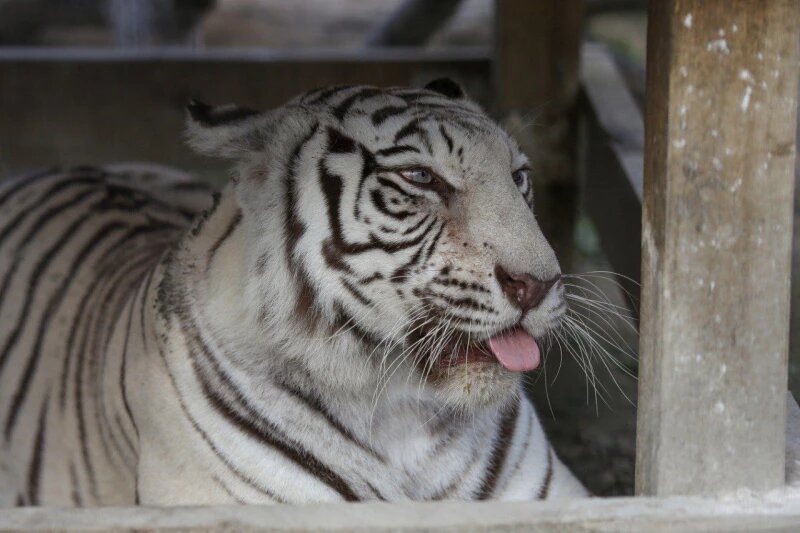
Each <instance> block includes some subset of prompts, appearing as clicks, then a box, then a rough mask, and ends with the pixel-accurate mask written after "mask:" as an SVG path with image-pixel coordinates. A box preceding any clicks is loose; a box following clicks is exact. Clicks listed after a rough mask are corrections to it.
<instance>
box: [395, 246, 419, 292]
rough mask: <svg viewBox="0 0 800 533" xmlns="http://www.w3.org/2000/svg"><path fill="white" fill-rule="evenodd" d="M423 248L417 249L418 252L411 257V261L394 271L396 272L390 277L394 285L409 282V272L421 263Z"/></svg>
mask: <svg viewBox="0 0 800 533" xmlns="http://www.w3.org/2000/svg"><path fill="white" fill-rule="evenodd" d="M423 248H424V246H420V247H419V248H417V251H416V252H414V255H412V256H411V259H409V260H408V261H407V262H406V263H405V264H403V265H400V266H399V267H398V268H396V269H395V270H394V272H392V275H391V276H390V277H389V279H390V280H391V281H392V283H405V282H406V281H408V280H407V279H406V277H407V275H408V272H409V271H410V270H411V268H412V267H413V266H414V265H416V264H417V263H418V262H419V259H420V257H422V250H423Z"/></svg>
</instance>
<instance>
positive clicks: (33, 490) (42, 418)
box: [28, 394, 50, 505]
mask: <svg viewBox="0 0 800 533" xmlns="http://www.w3.org/2000/svg"><path fill="white" fill-rule="evenodd" d="M49 405H50V395H49V394H48V395H46V396H45V398H44V401H43V402H42V410H41V412H40V414H39V424H38V426H37V429H36V439H35V440H34V442H33V457H32V458H31V464H30V466H29V467H28V503H29V504H30V505H39V485H40V482H41V477H42V461H43V459H44V445H45V438H46V431H47V408H48V406H49Z"/></svg>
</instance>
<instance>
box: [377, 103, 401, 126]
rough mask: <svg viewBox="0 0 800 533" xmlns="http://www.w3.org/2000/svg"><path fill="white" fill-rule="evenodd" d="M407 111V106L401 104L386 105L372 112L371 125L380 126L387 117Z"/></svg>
mask: <svg viewBox="0 0 800 533" xmlns="http://www.w3.org/2000/svg"><path fill="white" fill-rule="evenodd" d="M406 111H408V106H407V105H406V106H405V107H401V106H394V105H390V106H386V107H382V108H380V109H378V110H377V111H375V112H373V113H372V125H373V126H380V125H381V124H383V123H384V122H385V121H386V120H387V119H388V118H390V117H394V116H397V115H402V114H403V113H405V112H406Z"/></svg>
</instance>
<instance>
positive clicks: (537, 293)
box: [494, 265, 561, 313]
mask: <svg viewBox="0 0 800 533" xmlns="http://www.w3.org/2000/svg"><path fill="white" fill-rule="evenodd" d="M494 275H495V277H496V278H497V282H498V283H499V284H500V287H501V288H502V289H503V292H504V293H505V295H506V296H507V297H508V299H509V300H511V303H513V304H514V305H516V306H517V307H519V308H520V309H521V310H522V312H523V313H524V312H526V311H529V310H531V309H533V308H535V307H536V306H538V305H539V304H540V303H542V300H544V297H545V296H547V293H548V292H550V289H551V288H552V287H553V285H555V284H556V282H557V281H558V280H559V279H561V275H560V274H559V275H558V276H556V277H555V278H553V279H550V280H547V281H542V280H540V279H536V278H534V277H533V276H531V275H530V274H512V273H510V272H507V271H506V270H505V269H504V268H503V267H501V266H500V265H497V266H495V267H494Z"/></svg>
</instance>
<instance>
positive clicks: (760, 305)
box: [636, 0, 800, 495]
mask: <svg viewBox="0 0 800 533" xmlns="http://www.w3.org/2000/svg"><path fill="white" fill-rule="evenodd" d="M649 20H650V24H649V30H648V31H649V35H648V89H647V91H648V94H647V100H648V102H647V117H646V161H645V184H644V185H645V186H644V213H643V223H642V233H643V238H642V262H643V265H642V306H641V313H642V320H641V345H640V354H641V364H640V384H639V385H640V388H639V412H638V442H637V478H636V482H637V491H638V492H639V493H640V494H655V495H671V494H697V493H704V494H708V493H721V492H726V491H733V490H736V489H740V488H750V489H755V490H764V489H769V488H773V487H776V486H778V485H780V484H782V483H783V479H784V438H785V423H786V398H785V390H786V366H787V341H788V327H789V272H790V246H791V236H792V197H793V196H792V192H793V181H794V180H793V169H794V160H795V117H796V113H797V88H798V87H797V83H798V66H799V65H800V63H798V35H800V3H798V2H797V1H796V0H763V1H758V2H755V1H751V0H729V1H724V2H722V1H713V2H712V1H709V0H651V2H650V13H649Z"/></svg>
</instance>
